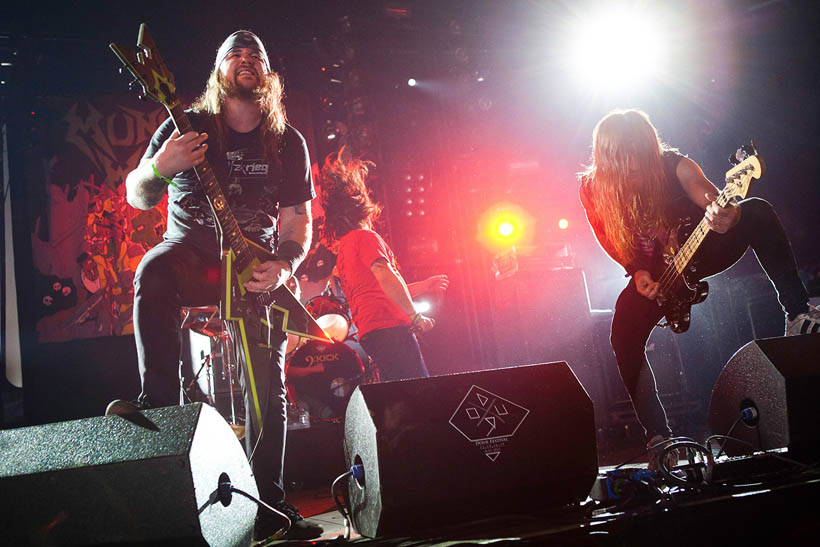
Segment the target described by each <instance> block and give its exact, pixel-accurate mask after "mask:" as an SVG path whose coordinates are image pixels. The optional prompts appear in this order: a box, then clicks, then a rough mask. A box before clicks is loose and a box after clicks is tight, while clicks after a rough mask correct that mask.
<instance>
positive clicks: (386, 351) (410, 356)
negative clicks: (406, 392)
mask: <svg viewBox="0 0 820 547" xmlns="http://www.w3.org/2000/svg"><path fill="white" fill-rule="evenodd" d="M360 342H361V344H362V347H363V348H364V350H365V351H366V352H367V354H368V355H369V356H370V358H371V359H373V361H374V362H375V363H376V366H378V367H379V376H380V377H381V379H382V380H384V381H393V380H408V379H411V378H427V377H428V376H430V374H429V373H428V372H427V365H426V364H425V363H424V357H422V355H421V349H420V348H419V342H418V340H416V335H415V334H413V332H412V331H410V327H392V328H389V329H376V330H372V331H370V332H368V333H367V334H366V335H365V336H364V337H363V338H362V339H361V341H360Z"/></svg>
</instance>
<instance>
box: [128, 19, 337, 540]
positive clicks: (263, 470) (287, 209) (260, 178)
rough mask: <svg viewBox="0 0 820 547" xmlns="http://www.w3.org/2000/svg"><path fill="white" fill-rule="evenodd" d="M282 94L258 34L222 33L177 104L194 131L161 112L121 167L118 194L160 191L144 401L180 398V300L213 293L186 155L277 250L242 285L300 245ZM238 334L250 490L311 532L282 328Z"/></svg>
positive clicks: (205, 225) (270, 284)
mask: <svg viewBox="0 0 820 547" xmlns="http://www.w3.org/2000/svg"><path fill="white" fill-rule="evenodd" d="M281 99H282V83H281V80H280V78H279V76H278V74H277V73H276V72H274V71H273V70H272V69H271V66H270V61H269V59H268V55H267V53H266V51H265V47H264V45H263V44H262V42H261V40H260V39H259V38H258V37H257V36H256V35H255V34H253V33H251V32H249V31H244V30H243V31H237V32H235V33H233V34H231V35H230V36H229V37H228V38H227V39H226V40H225V41H224V43H223V44H222V45H221V46H220V48H219V50H218V52H217V56H216V60H215V64H214V69H213V71H212V73H211V75H210V78H209V80H208V83H207V86H206V89H205V91H204V92H203V94H202V96H201V97H199V99H198V100H197V101H196V102H195V103H194V105H193V107H192V109H191V111H188V112H187V114H188V118H189V119H190V123H191V126H192V127H193V131H190V132H185V133H184V134H182V135H180V134H179V132H178V131H177V130H176V129H175V128H174V123H173V121H172V119H170V118H169V119H168V120H167V121H166V122H165V123H163V124H162V125H161V126H160V127H159V129H158V130H157V131H156V133H155V134H154V137H153V138H152V140H151V143H150V145H149V147H148V149H147V150H146V152H145V154H144V156H143V159H142V161H141V162H140V164H139V166H138V167H137V168H136V169H135V170H134V171H132V172H131V173H130V174H129V175H128V177H127V179H126V188H127V198H128V202H129V203H130V204H131V205H132V206H134V207H136V208H139V209H150V208H152V207H154V206H156V205H157V204H158V203H159V202H160V200H161V199H162V197H163V196H164V195H165V192H166V191H167V192H168V228H167V231H166V232H165V235H164V240H163V241H162V242H161V243H159V244H158V245H157V246H155V247H154V248H153V249H151V250H150V251H149V252H148V253H146V255H145V257H144V258H143V259H142V262H141V263H140V265H139V267H138V269H137V272H136V278H135V280H134V289H135V291H134V330H135V336H136V342H137V355H138V360H139V367H140V375H141V379H142V394H141V395H140V398H139V403H140V405H142V406H143V407H151V406H153V407H157V406H169V405H174V404H177V403H178V401H179V380H178V378H177V363H178V360H179V351H180V345H179V338H178V329H179V323H180V320H179V315H180V307H181V306H204V305H213V304H216V303H217V302H219V301H220V253H221V248H222V247H224V245H225V241H222V240H221V239H222V238H221V237H220V234H219V232H218V230H217V228H218V226H217V223H215V221H214V217H213V214H212V210H211V205H210V204H209V202H208V200H207V199H206V194H205V192H204V191H203V189H202V187H201V185H200V184H199V181H198V179H197V176H196V174H195V173H194V170H193V168H194V167H196V166H198V165H200V164H202V163H203V161H204V160H206V159H207V163H208V164H210V165H211V166H212V169H213V171H214V174H216V175H217V180H219V181H220V182H221V184H222V192H223V193H224V196H225V198H227V201H228V203H227V205H228V207H230V209H231V210H232V211H233V214H234V216H235V217H236V221H237V224H238V226H239V227H240V229H241V231H242V233H243V234H244V235H245V237H247V238H248V239H250V240H252V241H253V242H255V243H257V244H259V245H260V246H262V247H264V248H266V249H270V250H271V252H274V253H275V257H273V259H271V260H266V261H263V262H261V264H259V265H257V266H254V268H253V276H252V278H251V279H249V280H247V281H245V283H244V287H245V289H247V291H249V292H250V293H263V292H267V291H271V290H273V289H275V288H277V287H278V286H280V285H282V284H283V283H285V282H286V281H287V280H288V278H290V277H291V276H292V275H293V272H294V271H295V270H296V268H297V267H298V265H299V263H300V262H301V260H302V259H303V258H304V256H305V252H306V249H308V248H309V247H310V238H311V212H310V200H311V199H313V197H314V196H315V193H314V189H313V180H312V176H311V171H310V160H309V159H308V152H307V146H306V144H305V140H304V138H303V137H302V135H301V134H299V132H298V131H296V130H295V129H294V128H293V127H291V126H290V125H288V124H287V123H286V117H285V111H284V108H283V105H282V102H281ZM224 238H225V239H227V238H228V234H224ZM249 323H250V322H249ZM247 338H248V339H247V346H248V348H249V351H250V356H251V360H252V362H253V363H254V365H255V366H254V367H253V372H252V376H253V383H254V384H255V399H254V400H255V401H256V403H254V404H256V405H258V407H259V408H258V409H257V408H251V406H252V403H251V402H250V399H249V396H250V394H249V393H248V392H249V391H250V389H249V387H248V379H247V378H246V376H249V374H248V372H247V371H246V370H245V367H243V370H242V373H243V378H242V380H243V387H244V388H245V389H244V391H245V392H246V395H245V405H246V438H245V442H246V449H247V451H248V455H249V458H251V465H252V468H253V471H254V475H255V476H256V481H257V484H258V486H259V494H260V497H261V498H262V500H263V501H265V502H267V503H268V504H270V505H273V506H274V507H276V508H277V509H278V510H279V511H281V512H283V513H285V514H286V515H288V516H289V517H290V519H291V521H292V526H291V529H290V532H289V536H288V537H291V538H302V539H307V538H311V537H317V536H318V535H320V533H321V528H320V527H318V526H315V525H313V524H309V523H307V521H304V520H303V519H302V517H301V516H300V515H299V514H298V511H297V510H296V508H294V507H292V506H290V505H289V504H287V503H286V502H285V501H284V490H283V483H282V465H283V457H284V447H285V429H286V428H285V422H286V412H285V409H286V398H285V386H284V372H283V368H284V357H285V345H286V336H285V333H284V332H282V331H281V330H280V329H267V328H264V327H263V326H262V325H261V323H256V324H254V325H249V329H248V337H247ZM262 344H267V345H268V346H270V347H267V348H265V347H261V345H262ZM258 416H261V423H260V420H259V419H258V418H257V417H258ZM281 524H282V523H281V522H275V521H274V519H272V518H271V517H270V516H269V513H267V512H265V513H262V512H260V513H259V516H258V517H257V523H256V529H255V531H254V536H255V539H260V540H261V539H264V538H266V537H267V536H269V535H271V534H272V533H273V532H275V531H276V530H277V529H278V528H279V527H280V526H281Z"/></svg>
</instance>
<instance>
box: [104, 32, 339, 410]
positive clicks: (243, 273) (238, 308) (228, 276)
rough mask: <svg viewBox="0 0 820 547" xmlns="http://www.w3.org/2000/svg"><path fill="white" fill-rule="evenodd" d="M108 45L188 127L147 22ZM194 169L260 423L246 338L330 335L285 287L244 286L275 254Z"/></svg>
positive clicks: (203, 170) (147, 93)
mask: <svg viewBox="0 0 820 547" xmlns="http://www.w3.org/2000/svg"><path fill="white" fill-rule="evenodd" d="M110 47H111V50H112V51H113V52H114V54H115V55H116V56H117V58H118V59H119V60H120V62H122V64H123V66H124V68H125V69H126V70H128V72H130V73H131V75H132V76H133V77H134V78H135V79H134V81H132V82H131V85H133V84H135V83H137V84H139V85H140V87H141V88H142V91H141V92H140V98H143V99H144V98H146V97H147V98H151V99H153V100H155V101H156V102H158V103H160V104H161V105H163V106H164V107H165V109H166V110H167V111H168V113H169V114H170V116H171V119H172V120H173V121H174V125H176V128H177V129H178V130H179V133H180V134H181V135H182V134H185V133H187V132H189V131H192V130H193V129H192V128H191V123H190V121H189V120H188V116H187V115H186V114H185V109H184V107H183V106H182V103H181V102H180V101H179V99H178V98H177V95H176V86H175V85H174V76H173V74H171V71H170V70H168V67H167V66H166V65H165V62H164V61H163V59H162V57H161V56H160V54H159V51H158V49H157V46H156V44H155V43H154V40H153V38H152V37H151V34H150V33H149V32H148V28H147V27H146V25H145V24H144V23H143V24H142V25H140V30H139V37H138V38H137V48H136V49H134V48H130V47H126V46H120V45H117V44H113V43H112V44H110ZM120 70H121V71H122V69H120ZM194 170H195V172H196V175H197V178H198V179H199V182H200V184H201V185H202V188H203V190H204V191H205V194H206V196H207V199H208V201H209V203H210V205H211V208H212V210H213V212H214V216H215V218H216V222H217V223H218V225H219V227H220V229H221V231H222V235H223V240H224V242H225V250H223V253H222V287H223V289H222V295H221V302H220V309H221V314H222V318H223V319H224V320H226V321H232V322H234V323H235V326H236V327H237V329H236V330H237V332H238V333H239V337H240V340H238V344H239V346H240V347H241V349H242V350H243V353H244V355H245V362H246V367H247V373H248V379H249V382H248V383H249V386H250V391H251V396H252V400H253V402H254V406H255V410H256V414H257V419H258V421H259V423H261V421H262V417H261V408H260V405H259V400H258V397H257V392H256V384H255V382H254V379H253V378H254V374H253V366H254V364H255V363H252V362H251V354H250V352H249V339H250V340H251V342H254V341H255V342H256V343H257V344H259V345H262V346H266V347H272V346H271V345H270V337H269V336H268V335H269V334H270V329H281V330H282V331H284V332H287V333H291V334H295V335H297V336H301V337H305V338H310V339H315V340H324V341H327V342H330V341H331V339H330V337H329V336H328V335H327V333H325V331H324V330H322V328H321V327H320V326H319V325H318V324H317V323H316V321H315V320H314V319H313V317H312V316H311V315H310V313H309V312H308V311H307V310H306V309H305V307H304V306H303V305H302V303H301V302H299V300H298V299H297V298H296V297H295V296H294V295H293V293H292V292H291V291H290V289H288V287H286V286H285V285H281V286H279V287H277V288H276V289H275V290H273V291H270V292H266V293H252V292H248V291H247V290H246V289H245V285H244V284H245V282H247V281H248V280H250V279H251V278H252V276H253V267H254V266H256V265H258V264H261V263H262V262H266V261H269V260H276V257H275V256H274V255H273V254H272V253H270V252H269V251H268V250H267V249H265V248H263V247H261V246H260V245H257V244H256V243H254V242H253V241H250V240H248V239H246V238H245V237H244V236H243V235H242V231H241V230H240V228H239V224H238V223H237V221H236V218H235V217H234V215H233V213H232V212H231V209H230V208H229V207H228V200H227V199H226V198H225V195H224V194H223V192H222V187H221V185H220V183H219V181H218V180H217V178H216V176H215V175H214V171H213V169H212V168H211V166H210V164H209V163H208V160H207V159H206V160H205V161H203V162H202V163H201V164H199V165H198V166H197V167H195V168H194ZM249 335H252V336H249Z"/></svg>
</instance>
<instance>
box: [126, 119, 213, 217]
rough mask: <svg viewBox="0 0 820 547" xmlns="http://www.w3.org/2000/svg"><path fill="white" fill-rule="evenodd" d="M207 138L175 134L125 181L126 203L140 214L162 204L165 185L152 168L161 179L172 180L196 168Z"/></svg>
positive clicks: (204, 134) (205, 146)
mask: <svg viewBox="0 0 820 547" xmlns="http://www.w3.org/2000/svg"><path fill="white" fill-rule="evenodd" d="M207 138H208V134H207V133H197V132H195V131H190V132H188V133H185V134H184V135H182V136H180V134H179V131H177V130H174V132H173V133H171V136H170V137H168V140H167V141H165V142H164V143H163V144H162V146H161V147H160V149H159V150H157V153H156V154H154V157H153V158H145V159H143V160H142V161H140V164H139V165H138V166H137V168H136V169H134V170H133V171H131V172H130V173H128V176H127V177H126V178H125V190H126V199H127V200H128V203H129V204H130V205H131V206H132V207H136V208H137V209H143V210H146V209H151V208H153V207H156V206H157V204H159V202H160V201H162V196H163V195H164V194H165V192H166V190H167V187H168V183H167V182H165V181H164V180H162V179H161V178H159V177H157V175H156V173H154V167H156V169H157V171H158V172H159V173H160V174H161V175H162V176H164V177H167V178H171V177H173V176H174V175H176V174H177V173H181V172H182V171H186V170H188V169H190V168H191V167H195V166H197V165H199V164H200V163H202V162H203V161H204V160H205V151H206V150H207V149H208V145H207V143H205V140H206V139H207ZM152 164H153V165H152Z"/></svg>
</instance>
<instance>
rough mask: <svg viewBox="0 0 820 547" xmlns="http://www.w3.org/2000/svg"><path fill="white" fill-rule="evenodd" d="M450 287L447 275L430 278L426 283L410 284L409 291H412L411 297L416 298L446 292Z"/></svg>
mask: <svg viewBox="0 0 820 547" xmlns="http://www.w3.org/2000/svg"><path fill="white" fill-rule="evenodd" d="M449 286H450V278H448V277H447V276H446V275H443V274H442V275H434V276H431V277H428V278H427V279H425V280H424V281H416V282H415V283H408V284H407V289H408V290H409V291H410V296H412V297H413V298H415V297H416V296H418V295H420V294H425V293H432V292H442V293H443V292H444V291H446V290H447V287H449Z"/></svg>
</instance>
